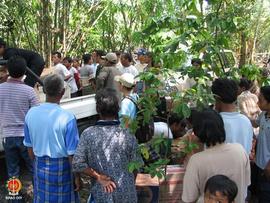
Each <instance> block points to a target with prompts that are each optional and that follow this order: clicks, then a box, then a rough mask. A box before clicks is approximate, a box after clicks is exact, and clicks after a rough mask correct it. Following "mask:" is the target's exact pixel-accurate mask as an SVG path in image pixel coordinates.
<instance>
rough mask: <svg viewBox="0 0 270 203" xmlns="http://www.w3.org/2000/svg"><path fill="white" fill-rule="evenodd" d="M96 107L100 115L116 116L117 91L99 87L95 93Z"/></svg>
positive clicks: (117, 109)
mask: <svg viewBox="0 0 270 203" xmlns="http://www.w3.org/2000/svg"><path fill="white" fill-rule="evenodd" d="M95 99H96V109H97V112H98V113H99V114H100V115H101V116H110V117H115V118H117V116H118V112H119V100H118V97H117V92H116V90H114V89H111V88H105V89H101V90H99V91H98V92H97V93H96V96H95Z"/></svg>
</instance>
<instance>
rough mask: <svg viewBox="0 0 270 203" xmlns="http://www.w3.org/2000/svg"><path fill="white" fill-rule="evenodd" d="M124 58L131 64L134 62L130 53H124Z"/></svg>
mask: <svg viewBox="0 0 270 203" xmlns="http://www.w3.org/2000/svg"><path fill="white" fill-rule="evenodd" d="M122 56H123V57H124V58H125V59H127V60H128V61H129V62H132V56H131V54H130V53H127V52H125V53H122Z"/></svg>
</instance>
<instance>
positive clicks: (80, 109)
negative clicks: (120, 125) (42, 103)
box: [0, 94, 97, 157]
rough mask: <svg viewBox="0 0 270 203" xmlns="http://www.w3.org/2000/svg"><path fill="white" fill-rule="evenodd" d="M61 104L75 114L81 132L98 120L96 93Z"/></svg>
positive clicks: (0, 147) (67, 100)
mask: <svg viewBox="0 0 270 203" xmlns="http://www.w3.org/2000/svg"><path fill="white" fill-rule="evenodd" d="M60 106H61V107H62V108H63V109H66V110H67V111H69V112H71V113H73V114H74V115H75V117H76V119H77V124H78V129H79V133H80V134H81V133H82V131H83V130H84V129H86V128H87V127H89V126H91V125H94V124H95V122H96V120H97V112H96V100H95V95H94V94H91V95H87V96H82V97H76V98H72V99H64V100H61V102H60ZM3 151H4V149H3V145H2V129H1V128H0V152H1V154H2V152H3ZM0 157H1V155H0Z"/></svg>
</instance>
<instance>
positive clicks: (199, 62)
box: [191, 58, 202, 66]
mask: <svg viewBox="0 0 270 203" xmlns="http://www.w3.org/2000/svg"><path fill="white" fill-rule="evenodd" d="M194 63H197V64H199V65H200V66H201V65H202V60H201V59H199V58H193V59H192V60H191V64H192V65H193V64H194Z"/></svg>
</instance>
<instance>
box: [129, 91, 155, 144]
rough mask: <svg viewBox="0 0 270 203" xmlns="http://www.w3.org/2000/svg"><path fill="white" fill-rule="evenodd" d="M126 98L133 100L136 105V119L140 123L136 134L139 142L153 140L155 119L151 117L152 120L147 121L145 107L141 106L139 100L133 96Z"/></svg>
mask: <svg viewBox="0 0 270 203" xmlns="http://www.w3.org/2000/svg"><path fill="white" fill-rule="evenodd" d="M125 98H127V99H129V100H130V101H132V103H133V104H134V105H135V106H136V120H137V122H138V123H137V130H136V132H135V136H136V138H137V140H138V143H139V144H141V143H146V142H148V141H149V140H151V139H152V137H153V135H154V119H150V121H148V122H147V123H145V122H144V115H143V112H144V111H143V107H141V106H139V105H138V103H137V101H135V100H134V98H132V97H131V96H126V97H125Z"/></svg>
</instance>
